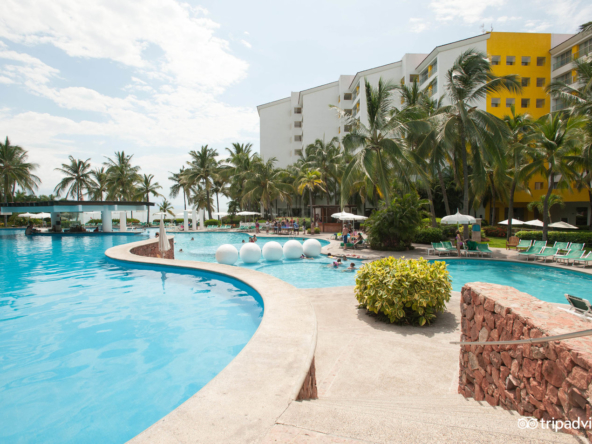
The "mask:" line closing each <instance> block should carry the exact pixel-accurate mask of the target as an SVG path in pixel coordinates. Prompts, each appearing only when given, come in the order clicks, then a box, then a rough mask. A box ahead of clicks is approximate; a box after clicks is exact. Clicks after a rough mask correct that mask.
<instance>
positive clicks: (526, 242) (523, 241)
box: [516, 239, 532, 249]
mask: <svg viewBox="0 0 592 444" xmlns="http://www.w3.org/2000/svg"><path fill="white" fill-rule="evenodd" d="M531 244H532V241H529V240H526V239H520V242H518V245H516V248H526V249H528V248H530V246H531Z"/></svg>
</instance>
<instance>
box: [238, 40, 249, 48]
mask: <svg viewBox="0 0 592 444" xmlns="http://www.w3.org/2000/svg"><path fill="white" fill-rule="evenodd" d="M240 42H241V43H242V44H243V45H245V46H246V47H247V48H249V49H251V48H252V45H251V44H250V43H249V42H247V41H246V40H241V41H240Z"/></svg>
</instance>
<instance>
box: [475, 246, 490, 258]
mask: <svg viewBox="0 0 592 444" xmlns="http://www.w3.org/2000/svg"><path fill="white" fill-rule="evenodd" d="M477 250H479V251H480V252H481V255H483V256H485V255H486V254H489V255H490V256H491V257H493V251H491V250H490V249H489V244H477Z"/></svg>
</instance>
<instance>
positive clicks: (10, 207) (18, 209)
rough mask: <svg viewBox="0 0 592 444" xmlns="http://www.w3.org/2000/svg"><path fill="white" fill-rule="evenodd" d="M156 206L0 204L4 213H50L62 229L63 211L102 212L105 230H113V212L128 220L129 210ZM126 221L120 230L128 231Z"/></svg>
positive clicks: (75, 202)
mask: <svg viewBox="0 0 592 444" xmlns="http://www.w3.org/2000/svg"><path fill="white" fill-rule="evenodd" d="M151 206H154V202H126V201H85V200H51V201H45V202H9V203H2V204H0V212H2V214H4V213H26V212H29V213H49V214H50V215H51V226H52V228H53V227H56V228H57V231H61V214H62V213H89V212H100V213H101V220H102V224H103V232H104V233H111V232H113V216H112V213H113V212H116V213H117V212H119V213H120V220H126V214H127V212H128V211H146V210H147V209H148V207H151ZM126 230H127V227H126V224H125V223H120V224H119V231H126Z"/></svg>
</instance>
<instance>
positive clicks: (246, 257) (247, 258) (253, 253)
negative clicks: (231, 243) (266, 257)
mask: <svg viewBox="0 0 592 444" xmlns="http://www.w3.org/2000/svg"><path fill="white" fill-rule="evenodd" d="M240 258H241V259H242V261H243V262H244V263H245V264H254V263H255V262H257V261H259V259H261V248H259V245H257V244H255V243H248V244H244V245H243V246H242V247H241V249H240Z"/></svg>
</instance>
